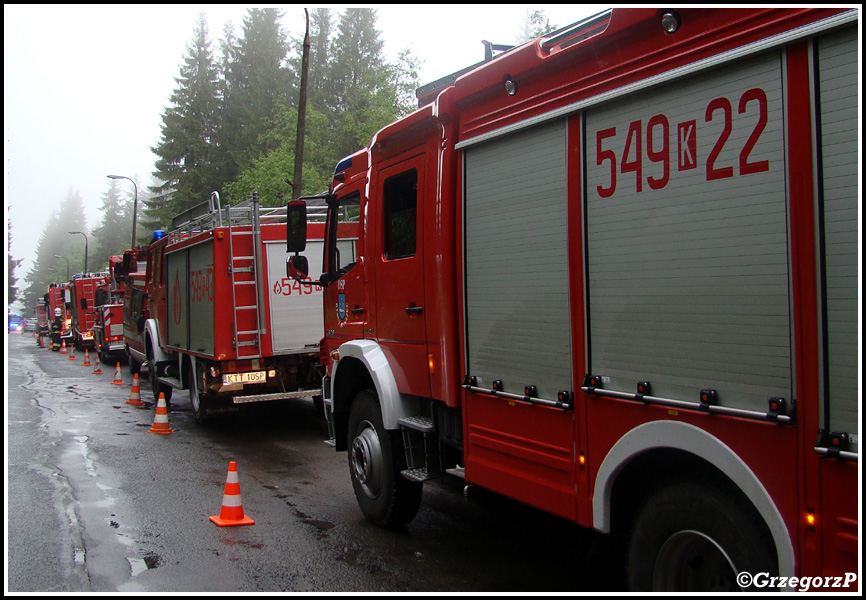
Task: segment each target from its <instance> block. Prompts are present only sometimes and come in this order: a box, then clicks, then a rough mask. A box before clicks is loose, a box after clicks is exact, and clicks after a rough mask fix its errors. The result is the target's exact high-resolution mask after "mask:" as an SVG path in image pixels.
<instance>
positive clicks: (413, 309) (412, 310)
mask: <svg viewBox="0 0 866 600" xmlns="http://www.w3.org/2000/svg"><path fill="white" fill-rule="evenodd" d="M423 312H424V307H423V306H408V307H406V314H407V315H409V316H412V315H420V314H421V313H423Z"/></svg>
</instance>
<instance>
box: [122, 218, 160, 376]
mask: <svg viewBox="0 0 866 600" xmlns="http://www.w3.org/2000/svg"><path fill="white" fill-rule="evenodd" d="M161 236H162V232H161V231H160V232H158V233H155V235H154V241H156V240H157V239H159V238H160V237H161ZM148 248H149V246H143V247H142V246H136V247H135V248H132V249H131V250H126V251H124V253H123V259H122V261H121V264H120V265H119V266H118V267H116V270H117V273H118V277H120V278H121V279H122V280H123V343H124V351H125V353H126V360H127V364H128V365H129V372H130V373H131V374H133V375H135V374H137V373H140V372H141V365H142V364H143V363H144V362H146V361H147V356H146V354H145V347H144V323H145V321H146V320H147V318H148V316H149V312H148V303H147V256H148ZM146 374H147V373H146V372H145V373H144V375H146Z"/></svg>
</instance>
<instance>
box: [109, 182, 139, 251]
mask: <svg viewBox="0 0 866 600" xmlns="http://www.w3.org/2000/svg"><path fill="white" fill-rule="evenodd" d="M106 177H108V178H109V179H129V177H126V176H125V175H107V176H106ZM129 181H132V179H129ZM132 186H133V187H134V188H135V202H134V203H133V205H132V246H130V248H135V222H136V221H137V220H138V186H137V185H136V184H135V182H134V181H132Z"/></svg>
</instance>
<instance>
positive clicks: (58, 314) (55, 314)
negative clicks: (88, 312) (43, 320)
mask: <svg viewBox="0 0 866 600" xmlns="http://www.w3.org/2000/svg"><path fill="white" fill-rule="evenodd" d="M62 314H63V313H62V312H61V311H60V309H59V308H55V309H54V316H55V317H59V316H60V315H62Z"/></svg>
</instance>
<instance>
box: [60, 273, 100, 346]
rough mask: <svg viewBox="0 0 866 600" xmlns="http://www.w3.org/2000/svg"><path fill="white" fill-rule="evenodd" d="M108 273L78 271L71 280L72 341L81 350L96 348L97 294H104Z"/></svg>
mask: <svg viewBox="0 0 866 600" xmlns="http://www.w3.org/2000/svg"><path fill="white" fill-rule="evenodd" d="M107 279H108V274H107V273H77V274H76V275H75V276H74V277H73V278H72V280H71V281H70V282H69V292H70V298H71V300H70V311H71V314H72V320H71V329H72V343H73V345H74V346H75V347H76V348H78V349H79V350H85V349H90V348H94V349H95V348H96V341H95V338H94V331H93V328H94V326H95V325H96V313H97V311H96V302H95V301H96V296H97V293H101V294H104V293H105V289H106V287H107Z"/></svg>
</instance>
